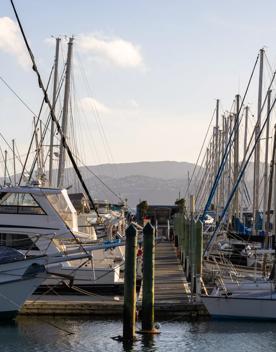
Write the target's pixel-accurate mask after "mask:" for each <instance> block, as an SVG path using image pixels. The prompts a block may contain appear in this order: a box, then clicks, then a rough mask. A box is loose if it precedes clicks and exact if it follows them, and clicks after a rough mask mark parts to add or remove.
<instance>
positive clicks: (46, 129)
mask: <svg viewBox="0 0 276 352" xmlns="http://www.w3.org/2000/svg"><path fill="white" fill-rule="evenodd" d="M53 68H54V66H53ZM65 69H66V65H64V67H63V71H62V74H61V76H60V81H59V87H58V91H57V96H56V101H55V106H56V103H57V100H58V98H59V95H60V92H61V88H62V86H63V83H64V79H65V77H64V73H65ZM52 72H53V71H52ZM50 80H51V77H50V78H49V81H48V84H47V87H46V89H47V90H48V87H49V84H50ZM61 114H62V111H61V112H60V116H59V119H60V117H61ZM39 115H40V114H39ZM50 121H51V114H50V113H49V114H48V118H47V121H46V123H45V124H44V131H43V138H42V140H41V141H40V143H39V148H38V149H39V150H40V149H41V147H42V144H43V141H44V138H45V136H46V133H47V131H49V124H50ZM34 135H35V130H34V133H33V137H34ZM31 144H32V142H31ZM37 159H38V153H37V152H36V154H35V157H34V160H33V163H32V166H31V170H30V172H29V178H28V182H30V180H31V178H32V176H33V172H34V169H35V166H36V163H37ZM46 159H47V155H46ZM46 159H45V164H46ZM45 164H44V165H45Z"/></svg>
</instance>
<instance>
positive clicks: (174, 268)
mask: <svg viewBox="0 0 276 352" xmlns="http://www.w3.org/2000/svg"><path fill="white" fill-rule="evenodd" d="M141 292H142V290H141ZM190 296H191V295H190V289H189V285H188V283H187V281H186V278H185V275H184V273H183V270H182V267H181V265H180V264H179V260H178V258H177V255H176V250H175V247H174V244H173V243H172V242H168V241H165V242H160V243H157V245H156V250H155V315H156V316H157V317H166V318H168V317H175V316H177V317H178V316H179V317H182V316H183V317H197V316H206V315H208V313H207V311H206V309H205V307H204V306H203V305H202V304H200V303H196V302H191V299H190V298H191V297H190ZM141 300H142V296H141V294H140V295H139V297H138V302H137V309H138V310H140V309H141V303H142V301H141ZM123 303H124V299H123V297H122V296H115V297H113V296H110V297H107V296H100V295H93V296H43V295H42V296H41V297H38V296H36V297H34V298H33V299H31V300H29V301H27V302H26V303H25V305H24V306H23V308H22V309H21V311H20V314H23V315H90V316H122V312H123Z"/></svg>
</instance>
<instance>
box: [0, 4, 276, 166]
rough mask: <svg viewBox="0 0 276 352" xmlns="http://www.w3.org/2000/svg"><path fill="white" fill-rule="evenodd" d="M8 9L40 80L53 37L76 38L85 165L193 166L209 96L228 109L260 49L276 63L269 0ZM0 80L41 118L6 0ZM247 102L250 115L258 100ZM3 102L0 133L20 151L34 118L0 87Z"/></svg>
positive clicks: (78, 124) (79, 134) (77, 107)
mask: <svg viewBox="0 0 276 352" xmlns="http://www.w3.org/2000/svg"><path fill="white" fill-rule="evenodd" d="M15 5H16V7H17V9H18V13H19V16H20V18H21V21H22V24H23V26H24V29H25V32H26V35H27V37H28V40H29V41H30V44H31V47H32V49H33V52H34V55H35V57H36V60H37V63H38V66H39V69H40V70H41V73H42V75H43V78H44V81H45V82H46V81H47V77H48V74H49V72H50V69H51V66H52V64H53V57H54V46H53V43H52V42H51V40H50V38H51V36H55V37H56V36H61V37H64V36H65V35H67V36H70V35H74V36H75V47H74V64H75V65H74V75H73V77H74V79H73V88H74V90H73V95H72V102H73V103H74V107H73V116H74V121H75V122H74V123H75V128H76V131H75V134H76V142H77V144H78V148H79V150H81V151H82V153H83V154H82V156H83V159H84V160H85V161H86V162H87V163H90V164H97V163H104V162H110V161H115V162H131V161H145V160H149V161H150V160H177V161H190V162H194V161H195V159H196V156H197V154H198V152H199V149H200V146H201V142H202V140H203V137H204V134H205V132H206V129H207V126H208V124H209V121H210V118H211V115H212V113H213V110H214V107H215V99H217V98H220V99H221V101H222V107H223V109H226V110H227V109H228V110H229V109H230V108H231V104H232V101H233V99H234V96H235V94H237V93H242V92H243V91H244V89H245V86H246V83H247V80H248V77H249V74H250V72H251V70H252V66H253V63H254V61H255V59H256V56H257V53H258V50H259V49H260V48H261V47H266V51H267V56H268V57H269V60H270V63H271V65H272V67H274V66H275V65H274V64H275V62H276V39H275V38H276V23H275V13H276V2H275V1H272V0H271V1H270V0H267V1H265V2H262V1H252V0H243V1H231V0H229V1H211V0H202V1H187V0H182V1H180V0H179V1H177V0H175V1H173V0H171V1H162V0H158V1H157V0H139V1H126V0H125V1H122V0H110V1H107V0H105V1H104V0H101V1H96V0H94V1H92V0H78V1H73V0H66V1H65V0H59V1H54V0H47V1H42V0H15ZM65 55H66V43H65V42H64V43H63V49H62V55H61V56H62V57H63V58H64V57H65ZM63 61H64V59H61V62H63ZM0 76H1V77H2V78H4V79H5V80H6V81H7V82H8V83H9V84H10V85H11V87H12V88H13V89H14V90H15V91H16V92H17V93H18V94H19V95H20V97H21V98H22V99H24V101H26V102H27V104H28V105H29V106H30V108H31V109H32V110H33V111H34V112H36V113H37V112H38V109H39V106H40V103H41V97H42V95H41V91H40V90H39V88H38V85H37V80H36V77H35V74H34V73H33V71H32V70H31V68H30V63H29V61H28V58H27V56H26V50H25V47H24V44H23V42H22V39H21V36H20V33H19V31H18V28H17V26H16V22H15V17H14V14H13V12H12V8H11V5H10V3H9V1H8V0H2V1H1V7H0ZM267 77H268V76H267ZM267 79H268V78H267ZM253 96H254V92H253V93H252V97H253ZM252 99H253V98H252ZM249 103H250V104H251V105H252V110H254V108H255V102H254V101H249ZM0 106H1V110H0V111H1V113H0V121H1V125H0V126H1V128H0V131H1V133H2V134H3V135H4V136H5V137H6V138H7V139H8V140H9V141H10V140H11V139H12V138H15V139H16V142H17V145H18V149H19V150H20V153H21V154H24V153H25V152H26V148H27V145H28V142H29V140H30V136H31V133H32V114H31V113H30V112H29V111H28V110H27V109H26V108H25V107H24V106H23V105H22V104H21V103H20V102H18V100H17V99H16V98H15V96H14V95H13V94H11V92H10V91H9V90H8V89H7V88H6V86H5V85H4V84H3V83H2V82H0ZM95 111H96V113H95ZM44 117H46V115H45V116H44ZM0 145H1V146H2V148H4V145H3V143H2V142H1V143H0Z"/></svg>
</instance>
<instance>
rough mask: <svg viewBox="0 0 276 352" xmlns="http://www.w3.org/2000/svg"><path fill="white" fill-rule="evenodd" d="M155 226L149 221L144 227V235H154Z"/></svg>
mask: <svg viewBox="0 0 276 352" xmlns="http://www.w3.org/2000/svg"><path fill="white" fill-rule="evenodd" d="M154 231H155V229H154V227H153V226H152V224H151V223H150V222H148V223H147V224H146V226H145V227H144V228H143V234H144V235H153V234H154Z"/></svg>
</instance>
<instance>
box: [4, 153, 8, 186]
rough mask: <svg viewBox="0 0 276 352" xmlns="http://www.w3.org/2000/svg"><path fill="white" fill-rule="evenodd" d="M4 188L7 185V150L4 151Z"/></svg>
mask: <svg viewBox="0 0 276 352" xmlns="http://www.w3.org/2000/svg"><path fill="white" fill-rule="evenodd" d="M4 153H5V154H4V155H5V157H4V186H5V185H6V184H7V171H8V166H7V160H8V152H7V150H5V151H4Z"/></svg>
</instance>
